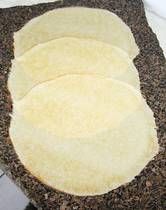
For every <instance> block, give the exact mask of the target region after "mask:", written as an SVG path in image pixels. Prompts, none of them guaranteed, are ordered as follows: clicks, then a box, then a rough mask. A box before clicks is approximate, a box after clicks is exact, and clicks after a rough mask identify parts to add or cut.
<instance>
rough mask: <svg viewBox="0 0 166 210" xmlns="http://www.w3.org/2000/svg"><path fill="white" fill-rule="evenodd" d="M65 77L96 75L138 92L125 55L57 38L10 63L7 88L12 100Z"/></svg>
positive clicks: (132, 68) (93, 43)
mask: <svg viewBox="0 0 166 210" xmlns="http://www.w3.org/2000/svg"><path fill="white" fill-rule="evenodd" d="M65 74H99V75H103V76H106V77H112V78H115V79H118V80H121V81H124V82H126V83H128V84H131V85H132V86H134V87H135V88H136V89H139V76H138V72H137V69H136V68H135V66H134V64H133V62H132V60H131V59H130V58H129V56H128V54H127V53H126V52H124V51H123V50H121V49H120V48H117V47H116V46H112V45H110V44H107V43H103V42H100V41H96V40H90V39H80V38H71V37H70V38H69V37H65V38H60V39H55V40H53V41H50V42H47V43H44V44H40V45H37V46H35V47H34V48H32V49H31V50H29V51H27V52H26V53H25V54H24V55H23V56H21V57H18V58H16V60H14V61H13V63H12V70H11V73H10V77H9V82H8V83H9V89H10V91H11V93H12V97H13V98H14V99H20V98H22V97H23V96H24V95H25V94H26V93H27V92H28V91H29V90H30V89H31V88H32V87H34V86H35V85H37V84H39V83H42V82H44V81H47V80H52V79H55V78H56V77H58V76H62V75H65Z"/></svg>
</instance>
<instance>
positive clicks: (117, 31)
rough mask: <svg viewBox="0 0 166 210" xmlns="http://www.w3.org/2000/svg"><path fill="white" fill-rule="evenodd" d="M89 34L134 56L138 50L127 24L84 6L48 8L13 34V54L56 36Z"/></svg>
mask: <svg viewBox="0 0 166 210" xmlns="http://www.w3.org/2000/svg"><path fill="white" fill-rule="evenodd" d="M65 36H72V37H78V38H90V39H95V40H99V41H103V42H107V43H109V44H112V45H115V46H118V47H119V48H121V49H123V50H124V51H126V52H127V53H128V54H129V56H130V57H131V58H134V57H135V56H136V55H137V54H138V52H139V50H138V47H137V44H136V43H135V40H134V37H133V34H132V32H131V30H130V28H129V27H128V26H127V25H126V24H125V23H124V22H123V21H122V20H121V19H120V18H119V17H118V16H117V15H115V14H113V13H111V12H109V11H107V10H103V9H94V8H93V9H92V8H85V7H70V8H61V9H55V10H53V11H49V12H47V13H45V14H44V15H41V16H39V17H37V18H34V19H33V20H31V21H29V22H28V23H27V24H26V25H25V26H24V27H23V28H22V29H21V30H19V31H18V32H16V33H15V34H14V47H15V56H16V57H18V56H20V55H22V54H23V53H25V52H26V51H27V50H29V49H30V48H32V47H33V46H35V45H38V44H40V43H43V42H47V41H50V40H53V39H56V38H60V37H65Z"/></svg>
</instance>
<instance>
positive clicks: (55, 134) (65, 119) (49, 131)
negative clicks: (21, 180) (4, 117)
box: [10, 75, 158, 196]
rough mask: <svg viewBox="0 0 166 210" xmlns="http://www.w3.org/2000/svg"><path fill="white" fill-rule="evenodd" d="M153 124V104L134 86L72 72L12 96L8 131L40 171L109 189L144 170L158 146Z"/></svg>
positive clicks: (59, 180)
mask: <svg viewBox="0 0 166 210" xmlns="http://www.w3.org/2000/svg"><path fill="white" fill-rule="evenodd" d="M154 128H155V123H154V119H153V115H152V112H151V110H150V109H149V108H148V107H147V105H146V103H145V102H144V101H143V100H142V98H141V95H140V94H139V93H138V92H137V91H136V90H135V89H134V88H133V87H132V86H129V85H127V84H125V83H123V82H119V81H116V80H113V79H106V78H103V77H99V76H94V75H93V76H91V75H67V76H62V77H59V78H57V79H55V80H52V81H48V82H45V83H43V84H40V85H38V86H36V87H34V88H33V89H32V90H31V91H30V92H29V93H28V94H27V95H26V96H25V97H24V98H23V99H22V100H20V101H18V102H15V103H14V113H13V116H12V120H11V127H10V136H11V139H12V142H13V145H14V148H15V150H16V153H17V154H18V156H19V158H20V160H21V162H22V163H23V164H24V165H25V167H26V168H27V169H28V170H29V171H30V172H31V173H32V174H33V175H34V176H36V177H37V178H38V179H40V180H41V181H42V182H43V183H45V184H47V185H49V186H51V187H53V188H55V189H58V190H60V191H64V192H66V193H70V194H75V195H81V196H82V195H96V194H103V193H107V192H108V191H110V190H112V189H114V188H116V187H118V186H120V185H122V184H125V183H126V182H129V181H131V180H132V179H133V178H134V176H136V175H138V174H139V172H140V171H141V170H142V169H143V168H144V167H145V166H146V164H147V163H148V162H149V161H150V160H151V159H152V158H153V157H154V155H155V154H156V153H157V151H158V143H157V137H156V132H155V130H154ZM138 131H139V135H138Z"/></svg>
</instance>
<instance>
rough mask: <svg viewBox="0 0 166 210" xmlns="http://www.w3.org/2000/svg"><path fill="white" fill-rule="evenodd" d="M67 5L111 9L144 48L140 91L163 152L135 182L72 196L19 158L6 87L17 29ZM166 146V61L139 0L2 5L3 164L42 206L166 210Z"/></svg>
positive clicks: (0, 147) (0, 156)
mask: <svg viewBox="0 0 166 210" xmlns="http://www.w3.org/2000/svg"><path fill="white" fill-rule="evenodd" d="M65 6H86V7H96V8H104V9H108V10H110V11H112V12H114V13H116V14H117V15H118V16H119V17H121V18H122V19H123V20H124V21H125V22H126V23H127V24H128V25H129V26H130V28H131V30H132V32H133V33H134V37H135V39H136V42H137V44H138V46H139V49H140V54H139V55H138V56H137V57H136V58H135V60H134V63H135V66H136V67H137V70H138V72H139V76H140V81H141V91H142V94H143V96H144V97H145V98H146V100H147V103H148V105H149V106H150V107H151V109H152V110H153V112H154V116H155V119H156V126H157V133H158V140H159V144H160V152H159V154H158V155H157V156H156V157H155V159H154V160H152V161H151V162H150V163H149V164H148V165H147V167H146V168H145V169H144V170H143V171H142V172H141V174H139V176H137V177H135V179H134V180H133V181H132V182H130V183H128V184H126V185H123V186H121V187H119V188H117V189H115V190H113V191H111V192H109V193H107V194H104V195H101V196H93V197H91V196H87V197H78V196H72V195H68V194H65V193H62V192H59V191H56V190H53V189H51V188H49V187H48V186H45V185H44V184H42V183H41V182H40V181H39V180H37V179H36V178H34V177H33V176H32V175H31V174H30V173H29V172H28V171H27V170H25V168H24V166H23V165H22V164H21V162H20V161H19V159H18V157H17V155H16V153H15V151H14V149H13V146H12V143H11V140H10V136H9V132H8V130H9V126H10V113H11V112H12V99H11V96H10V93H9V91H8V89H7V80H8V75H9V72H10V67H11V59H13V58H14V53H13V32H15V31H17V30H19V29H20V28H21V27H22V26H23V25H24V24H25V23H27V22H28V20H30V19H32V18H33V17H36V16H38V15H40V14H43V13H44V12H46V11H49V10H51V9H54V8H59V7H65ZM138 135H139V131H138ZM165 149H166V62H165V58H164V55H163V52H162V50H161V48H160V47H159V43H158V40H157V38H156V35H155V34H154V33H153V32H152V30H151V28H149V26H148V23H147V20H146V17H145V12H144V8H143V3H142V1H141V0H66V1H64V3H61V2H55V3H48V4H40V5H37V6H28V7H14V8H9V9H0V162H1V164H0V165H1V167H2V168H3V170H4V171H5V172H6V174H7V175H8V176H9V177H10V178H12V180H14V181H15V183H16V184H17V185H18V186H19V187H20V188H21V189H22V190H23V192H24V193H25V194H26V195H27V196H28V197H29V198H30V200H31V202H32V203H33V204H34V205H35V206H36V207H38V209H41V210H77V209H80V210H97V209H98V210H146V209H149V210H164V209H166V155H165V154H166V151H165ZM92 178H93V177H92ZM9 202H10V201H9Z"/></svg>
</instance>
